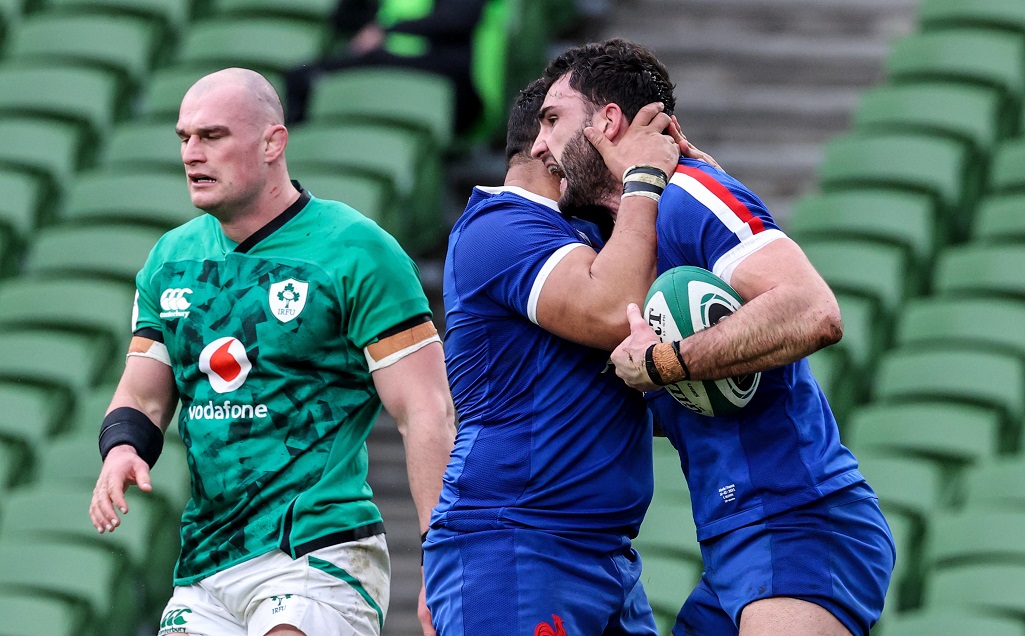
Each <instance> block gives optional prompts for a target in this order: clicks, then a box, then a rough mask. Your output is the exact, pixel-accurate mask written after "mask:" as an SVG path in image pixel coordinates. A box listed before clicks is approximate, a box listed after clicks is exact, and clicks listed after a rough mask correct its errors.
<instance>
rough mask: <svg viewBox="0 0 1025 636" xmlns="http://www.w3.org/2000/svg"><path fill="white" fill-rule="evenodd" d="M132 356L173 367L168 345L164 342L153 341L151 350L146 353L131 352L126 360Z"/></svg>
mask: <svg viewBox="0 0 1025 636" xmlns="http://www.w3.org/2000/svg"><path fill="white" fill-rule="evenodd" d="M132 356H138V357H140V358H151V359H153V360H156V361H157V362H163V363H164V364H166V365H167V366H171V355H170V354H169V353H168V352H167V345H165V344H164V343H162V342H156V341H153V344H151V345H150V346H149V349H146V350H145V351H129V352H128V355H127V356H125V357H126V358H131V357H132Z"/></svg>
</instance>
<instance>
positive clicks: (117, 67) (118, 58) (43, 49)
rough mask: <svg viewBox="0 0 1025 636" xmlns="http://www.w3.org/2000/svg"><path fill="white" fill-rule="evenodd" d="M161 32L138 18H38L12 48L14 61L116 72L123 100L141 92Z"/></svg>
mask: <svg viewBox="0 0 1025 636" xmlns="http://www.w3.org/2000/svg"><path fill="white" fill-rule="evenodd" d="M161 44H162V43H161V42H160V33H159V31H158V30H157V29H156V28H155V27H154V25H153V23H151V22H150V21H148V20H146V19H144V18H139V17H136V16H131V15H125V14H119V15H100V14H82V15H79V14H64V13H55V12H42V13H36V14H33V15H31V16H29V17H27V18H26V19H25V20H24V21H23V22H22V23H21V24H20V25H18V30H17V31H16V32H15V34H14V37H13V38H12V39H11V45H10V47H8V51H7V59H8V60H10V61H18V62H23V61H29V62H45V63H50V64H61V65H71V64H87V65H91V66H95V67H98V68H101V69H105V70H109V71H113V72H115V73H117V74H118V77H119V78H121V80H122V82H123V83H122V89H123V90H126V92H124V93H122V97H123V98H127V97H128V96H129V93H128V92H127V91H131V90H134V89H138V88H139V87H140V86H141V85H142V82H143V80H144V78H145V76H146V73H147V72H149V70H150V69H151V68H152V66H153V63H154V61H155V57H156V54H157V51H159V50H160V47H161Z"/></svg>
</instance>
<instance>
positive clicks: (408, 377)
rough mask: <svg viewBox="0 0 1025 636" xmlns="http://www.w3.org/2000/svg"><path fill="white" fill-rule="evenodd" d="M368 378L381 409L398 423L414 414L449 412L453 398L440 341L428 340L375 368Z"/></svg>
mask: <svg viewBox="0 0 1025 636" xmlns="http://www.w3.org/2000/svg"><path fill="white" fill-rule="evenodd" d="M371 377H372V378H373V381H374V387H375V388H376V389H377V393H378V395H379V396H380V398H381V403H382V404H383V405H384V408H385V409H386V410H387V411H388V413H389V414H390V415H391V416H392V417H393V418H395V420H396V421H397V422H399V424H400V425H402V424H403V423H404V422H406V421H408V419H410V418H412V417H414V416H415V415H416V414H417V413H435V414H436V413H437V412H439V411H441V412H449V411H450V407H449V404H451V401H452V397H451V394H450V393H449V387H448V377H447V376H446V374H445V354H444V351H443V349H442V346H441V343H440V342H437V341H434V342H430V343H428V344H427V345H425V346H423V347H421V348H419V349H417V350H416V351H414V352H412V353H410V354H408V355H406V356H403V357H402V358H401V359H399V360H398V361H396V362H394V363H392V364H390V365H388V366H386V367H381V368H378V369H376V370H374V371H373V373H372V374H371Z"/></svg>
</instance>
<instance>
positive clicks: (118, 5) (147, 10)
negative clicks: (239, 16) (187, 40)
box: [46, 0, 193, 63]
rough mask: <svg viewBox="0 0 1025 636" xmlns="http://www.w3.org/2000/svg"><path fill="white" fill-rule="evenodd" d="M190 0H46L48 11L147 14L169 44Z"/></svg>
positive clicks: (180, 30) (185, 17)
mask: <svg viewBox="0 0 1025 636" xmlns="http://www.w3.org/2000/svg"><path fill="white" fill-rule="evenodd" d="M192 4H193V3H192V2H191V0H47V2H46V10H47V12H48V13H54V14H56V13H68V14H83V13H89V14H99V15H129V16H138V17H141V18H146V19H147V20H149V21H151V22H153V23H154V24H155V25H157V27H158V28H159V33H158V37H159V39H160V40H161V41H162V42H163V43H165V45H171V44H173V43H174V42H175V41H177V40H178V39H179V38H180V37H181V35H182V33H183V31H184V30H185V28H186V27H187V25H188V21H189V12H190V7H191V5H192ZM162 53H164V54H166V53H169V51H158V52H157V58H156V61H157V62H158V63H159V62H161V61H163V58H164V55H162Z"/></svg>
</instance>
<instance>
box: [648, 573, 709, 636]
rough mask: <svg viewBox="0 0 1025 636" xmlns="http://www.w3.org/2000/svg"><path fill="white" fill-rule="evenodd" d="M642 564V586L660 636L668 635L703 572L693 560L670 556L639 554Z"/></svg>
mask: <svg viewBox="0 0 1025 636" xmlns="http://www.w3.org/2000/svg"><path fill="white" fill-rule="evenodd" d="M641 561H642V563H641V583H642V584H643V585H644V592H645V594H647V596H648V602H649V603H650V604H651V608H652V610H654V612H655V622H656V623H657V624H658V628H659V633H661V634H668V633H670V630H672V627H673V625H674V624H675V623H676V615H677V614H678V613H679V612H680V608H681V607H683V602H684V601H686V600H687V597H688V596H690V593H691V590H693V589H694V588H695V587H696V586H697V584H698V581H700V580H701V572H702V570H701V569H700V568H699V567H697V566H695V564H694V562H693V561H690V560H686V559H680V558H677V557H673V556H670V555H652V556H650V557H649V556H646V555H644V554H643V553H642V554H641Z"/></svg>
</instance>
